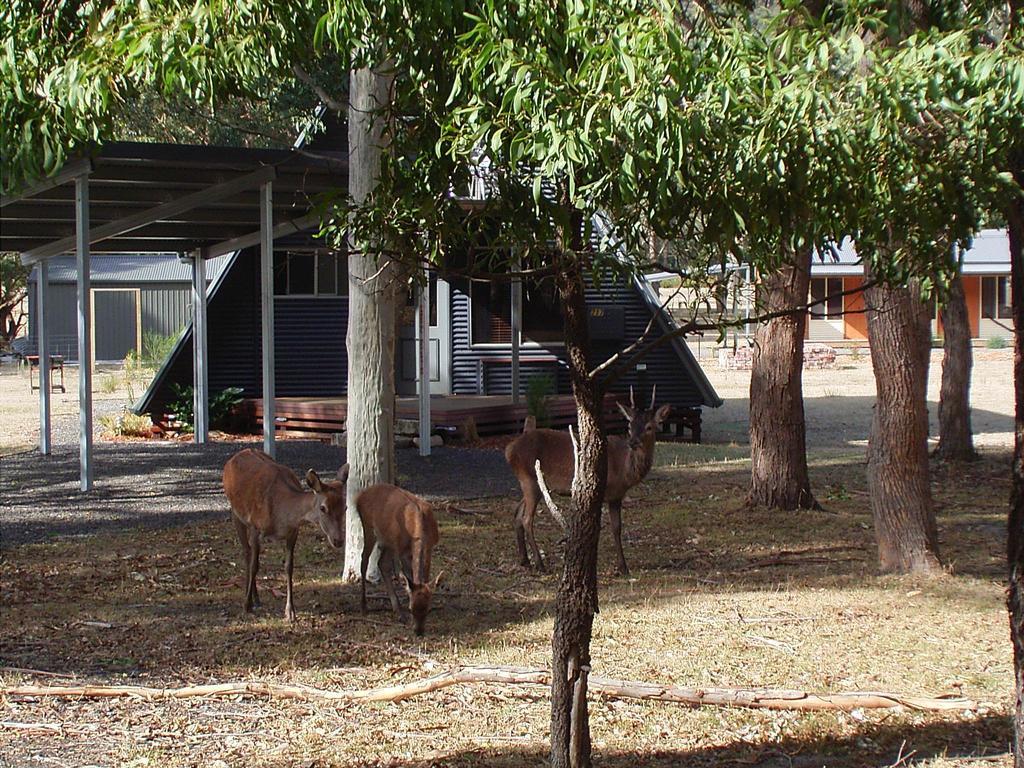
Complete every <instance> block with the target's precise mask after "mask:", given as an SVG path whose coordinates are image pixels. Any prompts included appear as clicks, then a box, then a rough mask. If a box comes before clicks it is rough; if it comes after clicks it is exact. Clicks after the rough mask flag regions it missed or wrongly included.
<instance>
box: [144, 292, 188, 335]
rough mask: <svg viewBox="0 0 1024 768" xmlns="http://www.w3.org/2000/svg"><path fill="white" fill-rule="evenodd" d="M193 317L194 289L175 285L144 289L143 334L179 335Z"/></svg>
mask: <svg viewBox="0 0 1024 768" xmlns="http://www.w3.org/2000/svg"><path fill="white" fill-rule="evenodd" d="M191 319H192V291H191V290H190V289H188V288H182V287H180V286H174V285H158V286H149V285H147V286H146V287H144V288H143V289H142V334H143V336H145V335H146V334H147V333H155V334H158V335H160V336H177V335H178V334H179V333H181V329H182V328H184V327H185V325H186V324H187V323H188V322H189V320H191Z"/></svg>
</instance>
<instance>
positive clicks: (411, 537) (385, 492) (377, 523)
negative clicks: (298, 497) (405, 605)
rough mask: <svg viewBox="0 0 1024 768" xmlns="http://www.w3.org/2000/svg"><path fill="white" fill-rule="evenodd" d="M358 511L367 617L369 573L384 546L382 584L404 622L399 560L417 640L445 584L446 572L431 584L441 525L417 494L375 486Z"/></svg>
mask: <svg viewBox="0 0 1024 768" xmlns="http://www.w3.org/2000/svg"><path fill="white" fill-rule="evenodd" d="M356 510H357V511H358V512H359V519H360V520H361V521H362V523H363V560H362V568H361V571H360V573H361V579H360V581H361V583H362V590H363V594H362V603H361V604H360V607H361V608H362V611H363V613H364V614H365V613H366V568H367V565H368V564H369V562H370V555H371V554H372V553H373V547H374V545H379V546H380V559H379V561H378V565H379V567H380V574H381V579H382V580H383V582H384V587H385V589H387V591H388V597H390V598H391V607H392V609H393V610H394V612H395V615H396V616H398V617H399V619H401V617H402V611H401V609H400V608H399V607H398V595H397V594H395V582H394V578H393V577H394V568H395V561H396V560H397V561H398V563H399V565H400V568H401V571H400V573H401V575H402V579H403V580H404V581H405V587H406V589H407V590H408V592H409V612H410V613H411V614H412V620H413V628H414V629H415V631H416V634H417V635H422V634H423V626H424V624H425V622H426V620H427V613H428V612H429V611H430V598H431V597H432V596H433V594H434V590H435V589H437V585H438V584H439V583H440V582H441V576H443V575H444V571H442V572H441V573H439V574H437V578H436V579H434V581H433V582H431V581H430V553H431V551H432V550H433V549H434V545H436V544H437V539H438V530H437V520H436V519H434V511H433V510H432V509H431V508H430V504H428V503H427V502H426V501H424V500H423V499H421V498H420V497H419V496H416V495H415V494H412V493H409V492H408V491H403V490H402V489H401V488H398V487H397V486H394V485H388V484H385V483H382V484H380V485H371V486H370V487H369V488H366V489H364V490H363V491H362V492H361V493H360V494H359V495H358V496H357V497H356Z"/></svg>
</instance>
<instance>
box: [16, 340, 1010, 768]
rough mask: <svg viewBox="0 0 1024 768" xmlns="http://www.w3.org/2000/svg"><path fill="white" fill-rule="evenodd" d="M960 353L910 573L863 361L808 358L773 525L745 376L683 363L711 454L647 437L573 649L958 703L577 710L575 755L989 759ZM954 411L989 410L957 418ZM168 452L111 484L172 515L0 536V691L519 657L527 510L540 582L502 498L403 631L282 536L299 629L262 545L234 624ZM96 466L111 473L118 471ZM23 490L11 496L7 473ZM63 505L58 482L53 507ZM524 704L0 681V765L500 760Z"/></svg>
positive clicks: (374, 673) (991, 471) (986, 674)
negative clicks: (804, 414) (756, 460)
mask: <svg viewBox="0 0 1024 768" xmlns="http://www.w3.org/2000/svg"><path fill="white" fill-rule="evenodd" d="M978 357H979V361H978V363H979V364H978V366H977V367H976V370H975V379H974V383H975V387H974V393H975V398H976V399H975V408H976V410H975V419H976V428H977V429H978V430H979V431H980V439H979V443H981V444H983V446H984V450H983V457H982V459H981V460H980V461H978V462H974V463H972V464H969V465H967V466H943V465H939V466H936V467H935V469H934V473H933V492H934V494H935V498H936V508H937V512H938V519H939V529H940V537H941V544H942V548H943V555H944V557H945V559H946V562H947V563H948V564H949V567H950V569H949V574H948V575H947V576H945V577H943V578H939V579H933V580H919V579H914V578H906V577H904V578H897V577H890V576H880V575H878V574H877V573H876V569H875V549H874V544H873V538H872V531H871V527H872V526H871V516H870V511H869V508H868V499H867V495H866V489H865V481H864V459H863V454H864V447H863V442H862V441H863V440H864V439H865V438H866V436H867V431H866V427H865V425H866V424H867V423H868V422H869V421H870V400H871V397H872V395H873V385H871V383H870V374H869V373H866V371H869V368H862V367H860V366H861V364H862V363H863V362H864V361H856V362H855V367H854V368H852V369H850V368H843V369H840V370H839V371H831V372H808V375H807V377H806V379H805V380H806V381H807V382H808V384H807V395H808V415H809V425H810V429H811V432H812V435H813V437H812V440H811V451H810V463H811V473H812V485H813V486H814V488H815V490H816V491H817V493H818V495H819V497H820V498H821V500H822V502H823V503H824V504H825V507H826V510H825V511H820V512H799V513H786V514H780V513H775V512H772V513H767V512H763V511H760V510H750V509H747V508H746V507H745V506H744V504H743V498H744V495H745V491H746V484H747V475H748V473H749V457H748V449H747V448H746V446H745V445H744V444H743V443H744V440H743V436H744V426H743V425H744V424H745V416H744V415H743V414H744V411H745V405H746V403H745V398H746V392H745V389H746V383H745V382H744V381H743V379H744V377H745V375H744V374H735V373H727V374H726V373H724V372H719V371H716V370H714V369H710V368H709V370H708V373H709V375H710V376H711V378H712V380H713V381H714V383H715V385H716V386H717V387H718V388H719V391H720V392H721V393H722V395H723V396H724V397H726V398H730V397H735V399H736V400H737V401H740V402H736V403H732V402H731V403H729V404H727V405H726V406H725V407H724V408H722V409H720V410H719V411H717V412H714V413H712V414H708V415H707V416H706V425H707V426H706V434H707V435H708V436H709V438H711V439H712V440H713V441H715V442H713V443H711V444H708V445H704V446H690V445H659V447H658V454H657V462H656V467H655V469H654V471H653V472H652V474H651V476H650V477H649V478H648V480H647V481H645V482H644V484H643V485H641V486H640V487H639V488H637V489H635V492H634V493H633V494H632V495H631V496H630V497H629V499H628V500H627V505H626V511H625V521H624V527H625V539H626V556H627V558H628V559H629V560H630V565H631V567H632V568H633V571H634V578H632V579H624V578H619V577H615V576H614V575H613V574H612V572H611V566H612V564H613V562H614V559H613V556H612V551H611V548H610V542H609V540H608V538H609V537H607V536H602V544H601V547H602V548H601V556H600V558H601V559H600V563H601V566H600V567H601V572H600V582H601V589H602V592H601V601H602V602H601V612H600V614H599V615H598V617H597V621H596V625H595V637H594V645H593V664H594V673H595V674H602V675H606V676H611V677H620V678H632V679H639V680H647V681H652V682H653V681H661V682H668V683H675V684H679V685H697V686H710V685H722V686H729V685H751V686H772V687H785V688H802V689H807V690H813V691H821V692H836V691H845V690H892V691H899V692H902V693H907V694H932V695H935V694H943V693H948V694H953V695H959V696H965V697H970V698H973V699H977V700H979V701H981V702H982V705H981V708H980V709H979V710H978V711H977V712H951V713H946V714H926V713H919V712H913V711H907V710H887V711H854V712H851V713H836V712H825V713H796V712H783V713H780V712H763V711H752V710H738V709H733V710H727V709H714V708H703V709H688V708H684V707H680V706H677V705H672V704H654V703H640V702H626V701H612V700H603V699H598V698H595V699H594V700H593V702H592V727H593V731H594V745H595V753H596V759H597V761H598V764H599V765H604V766H616V767H619V766H621V767H623V768H625V767H626V766H641V765H643V766H680V765H687V766H690V765H694V766H719V765H724V766H730V765H731V766H763V767H764V768H791V767H792V766H797V767H798V768H812V767H814V766H823V765H825V766H835V767H837V768H860V767H861V766H929V767H930V768H950V767H952V766H956V767H957V768H968V767H971V768H974V766H978V765H995V766H1005V767H1006V768H1008V766H1010V765H1011V763H1012V761H1011V759H1010V757H1009V755H1008V754H1007V745H1008V743H1009V740H1010V730H1009V721H1008V717H1009V713H1010V709H1011V706H1012V701H1011V693H1012V666H1011V654H1010V648H1009V643H1008V639H1007V631H1006V614H1005V608H1004V606H1003V595H1002V580H1003V565H1002V563H1003V554H1002V553H1003V548H1004V528H1005V517H1006V506H1007V499H1008V494H1009V427H1008V426H1007V425H1008V424H1009V421H1008V419H1009V416H1008V414H1009V408H1010V401H1011V398H1010V385H1011V381H1010V358H1009V355H1008V354H1007V353H995V352H992V353H989V352H988V351H979V354H978ZM936 380H937V379H936ZM26 388H27V386H26ZM982 413H984V414H990V415H981V418H980V420H979V415H980V414H982ZM132 448H133V447H132V446H116V447H111V448H110V450H112V451H115V452H117V451H124V452H130V451H131V450H132ZM180 448H181V446H167V447H166V448H163V449H161V450H169V451H171V452H172V453H171V454H170V456H169V458H168V459H165V460H164V461H165V462H166V468H165V470H162V471H163V472H165V474H166V475H167V477H166V478H164V480H167V482H164V480H161V481H160V482H159V483H157V484H155V485H147V484H146V477H145V475H141V476H140V477H139V480H138V483H137V485H138V493H137V495H138V496H139V497H140V498H143V497H144V498H145V499H146V503H147V504H148V505H149V506H150V507H151V508H153V509H155V510H158V511H161V512H165V513H166V514H167V515H168V516H169V517H168V524H170V525H172V527H162V528H158V529H144V530H130V531H122V530H118V527H117V526H116V525H110V526H106V527H104V528H102V529H101V530H100V531H99V532H98V533H96V534H95V535H87V536H81V535H78V536H74V537H72V538H68V537H66V536H62V537H59V538H57V539H55V540H53V541H51V542H49V543H45V544H23V545H18V546H13V547H11V546H5V547H4V549H3V551H2V552H0V616H2V618H0V684H2V685H12V684H16V683H25V682H34V683H38V684H44V685H45V684H64V683H71V682H78V683H82V682H103V683H113V684H119V683H126V684H135V683H138V684H146V685H156V686H174V685H184V684H191V683H207V682H218V681H232V680H267V681H273V682H282V683H308V684H312V685H317V686H323V687H334V688H365V687H370V686H376V685H385V684H393V683H397V682H405V681H411V680H416V679H419V678H422V677H426V676H427V675H430V674H433V673H435V672H437V671H439V670H441V669H446V668H449V667H453V666H457V665H463V664H468V665H474V664H475V665H484V664H487V665H490V664H512V665H523V666H534V667H545V666H546V664H547V661H548V655H549V652H550V633H551V611H552V599H553V594H554V590H555V585H556V578H557V572H558V571H557V550H558V543H557V542H558V531H557V530H556V528H555V526H554V524H553V523H552V522H551V520H550V518H549V517H547V516H544V517H542V518H541V519H540V523H539V526H540V527H539V531H538V533H539V538H540V540H541V546H542V547H543V548H544V549H545V551H546V552H548V553H550V555H551V557H552V558H553V559H554V563H553V565H554V568H553V569H552V570H553V573H552V574H548V575H537V574H533V573H529V572H526V571H524V570H522V569H520V568H519V567H518V566H517V565H516V563H515V556H514V549H515V547H514V539H513V536H512V532H511V527H510V516H511V508H512V506H513V504H514V501H513V499H512V498H511V497H510V496H498V497H491V498H486V499H480V498H477V499H472V498H465V499H460V500H459V505H458V506H459V508H460V510H461V511H458V512H456V511H450V510H448V509H447V508H445V509H442V510H441V512H440V514H439V522H440V526H441V542H440V543H439V544H438V547H437V549H436V550H435V558H434V560H435V566H434V568H435V572H436V570H437V569H440V568H444V569H445V570H446V571H447V574H448V576H447V585H446V586H444V587H443V589H442V590H441V592H440V594H439V595H438V598H437V600H436V604H435V610H434V611H433V613H432V614H431V616H430V619H429V621H428V628H427V631H428V635H427V636H426V637H425V638H423V639H417V638H414V637H413V636H412V635H411V633H410V631H409V630H408V629H407V628H405V627H402V626H400V625H398V624H397V623H395V621H394V620H393V619H392V616H391V614H390V612H389V610H388V609H387V601H386V598H385V597H384V592H383V589H382V588H380V587H379V586H375V587H373V588H371V595H372V596H373V603H372V606H371V607H372V611H371V614H370V616H368V617H365V618H364V617H361V616H360V615H359V613H358V601H359V598H358V588H357V587H356V586H354V585H351V584H343V583H341V581H340V579H339V577H338V573H339V567H340V560H339V556H338V554H337V553H336V552H333V551H331V550H329V549H328V548H327V547H326V545H325V544H324V543H323V542H322V541H319V540H317V538H316V537H315V536H314V535H313V533H312V532H311V531H307V533H306V534H305V535H304V536H303V537H301V538H300V542H299V550H298V551H297V565H296V608H297V610H298V612H299V618H298V621H297V622H296V623H295V624H294V625H289V624H287V623H286V622H285V621H283V620H282V619H281V618H279V616H280V613H281V611H282V607H283V596H282V595H281V590H282V587H283V576H282V573H281V557H280V555H279V553H278V552H277V550H276V549H275V548H274V547H273V545H272V546H271V548H270V549H269V550H268V551H267V554H266V556H265V557H264V558H263V566H262V573H261V580H260V585H261V591H262V593H263V599H264V606H265V607H264V610H263V612H262V613H260V614H257V615H255V616H250V615H246V614H245V613H243V612H242V610H241V602H242V591H241V588H240V583H241V564H240V562H239V552H238V544H237V541H236V540H235V538H234V531H233V529H232V528H231V525H230V523H229V522H228V521H227V517H226V515H225V514H224V513H223V511H222V512H220V513H214V512H213V511H212V510H213V508H214V507H219V506H220V505H222V504H223V501H222V499H221V498H220V497H219V495H218V492H217V489H216V487H214V485H212V484H210V483H204V484H201V485H200V486H198V487H195V486H193V487H191V488H190V486H189V484H188V483H185V482H181V483H178V484H177V485H176V484H175V483H173V482H171V480H172V479H173V477H174V475H175V473H176V472H177V473H183V472H184V470H185V469H186V468H192V469H197V467H198V466H199V465H200V464H203V462H204V461H205V460H204V459H203V457H202V456H201V455H198V454H196V453H194V452H186V451H180V450H179V449H180ZM68 456H69V457H70V458H66V459H64V461H65V462H70V464H71V466H72V467H73V455H71V454H68ZM175 457H177V458H175ZM60 460H61V459H60V457H56V458H55V459H54V461H60ZM217 460H219V458H218V459H217ZM37 461H38V460H37ZM24 462H27V463H24ZM175 462H177V463H175ZM12 466H13V467H15V468H16V469H15V471H16V472H18V473H26V472H30V471H32V469H31V468H32V467H33V466H35V463H34V462H33V461H31V460H30V459H28V458H26V457H24V456H19V457H16V460H15V461H14V462H11V461H9V460H7V459H5V460H3V461H0V473H3V472H5V471H10V469H9V468H10V467H12ZM40 466H41V465H40ZM481 466H483V465H481ZM35 471H36V472H37V473H38V472H40V470H39V469H37V470H35ZM122 471H123V472H125V473H129V472H130V469H129V468H128V465H127V464H125V465H124V468H123V470H122ZM135 471H136V472H137V471H138V470H135ZM197 471H198V470H197ZM203 471H206V470H203ZM211 471H212V470H211ZM446 471H447V472H449V473H454V474H455V475H457V474H458V470H457V469H448V470H446ZM482 471H484V470H480V469H467V470H466V471H465V472H463V473H462V474H463V475H465V474H467V473H469V472H482ZM495 471H497V470H495ZM8 480H9V478H3V477H0V484H3V485H4V487H5V488H6V487H8V486H7V482H8ZM451 482H452V485H453V486H458V484H459V478H458V477H457V476H455V477H452V478H451ZM130 487H131V483H130V482H125V483H123V484H122V485H119V486H118V488H120V489H122V490H118V491H117V493H118V494H124V493H127V490H125V489H128V488H130ZM25 493H27V494H28V497H27V500H26V502H25V503H31V500H32V498H33V496H32V495H31V488H30V487H26V490H25ZM189 497H194V498H198V499H199V500H200V502H201V503H202V504H204V505H206V506H208V507H210V508H211V517H209V518H202V519H200V520H199V521H192V522H189V523H188V524H187V525H180V524H175V522H176V521H175V520H174V517H173V514H174V510H176V509H179V508H182V507H183V506H184V505H185V504H186V502H185V499H187V498H189ZM215 497H216V498H215ZM40 498H42V496H40ZM48 503H49V502H48ZM90 503H93V501H92V500H91V499H88V498H87V499H84V500H83V499H81V498H76V497H75V496H74V494H72V493H69V494H68V506H70V507H71V508H72V509H74V508H75V507H77V506H80V505H88V504H90ZM118 503H119V502H113V501H112V502H110V504H112V505H113V506H117V504H118ZM221 509H222V507H221ZM6 514H7V510H6V509H4V508H2V507H0V515H6ZM217 514H219V515H220V517H217ZM0 520H2V517H0ZM548 718H549V711H548V704H547V699H546V696H545V690H544V689H543V688H529V687H510V686H491V685H487V686H483V685H481V686H456V687H453V688H448V689H445V690H443V691H439V692H435V693H432V694H428V695H426V696H422V697H418V698H414V699H410V700H407V701H405V702H401V703H390V704H351V703H342V704H324V703H309V702H289V701H282V700H269V699H265V698H241V697H236V698H231V699H220V700H213V699H183V700H178V701H153V702H145V701H139V700H131V699H119V700H94V699H80V700H56V699H46V698H38V699H24V698H21V699H14V698H11V697H3V696H0V765H4V766H6V765H10V766H54V765H61V766H111V767H112V766H133V767H136V766H138V767H141V766H165V765H166V766H172V767H176V766H199V765H202V766H218V767H219V768H223V766H234V765H246V766H261V767H262V766H268V767H269V766H273V767H275V768H283V767H284V766H304V767H307V766H502V767H506V768H512V767H513V766H516V767H518V766H533V765H542V764H543V763H544V756H545V744H546V739H547V727H548Z"/></svg>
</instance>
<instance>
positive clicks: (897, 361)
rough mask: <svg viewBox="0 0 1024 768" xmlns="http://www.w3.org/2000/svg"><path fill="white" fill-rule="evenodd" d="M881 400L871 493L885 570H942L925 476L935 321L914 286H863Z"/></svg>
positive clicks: (871, 452)
mask: <svg viewBox="0 0 1024 768" xmlns="http://www.w3.org/2000/svg"><path fill="white" fill-rule="evenodd" d="M864 299H865V302H866V304H867V308H868V343H869V344H870V345H871V365H872V367H873V368H874V371H875V387H876V389H877V393H878V398H877V401H876V403H875V412H874V418H873V419H872V421H871V436H870V439H869V441H868V495H869V496H870V499H871V513H872V516H873V517H874V522H875V538H876V540H877V541H878V557H879V563H880V566H881V568H882V570H883V571H887V572H890V571H891V572H898V573H911V572H913V573H930V572H938V571H941V569H942V564H941V562H940V561H939V541H938V528H937V526H936V522H935V512H934V510H933V508H932V495H931V487H930V486H929V477H928V404H927V400H926V396H927V386H928V359H929V356H930V353H931V321H930V318H929V317H928V309H927V306H926V305H925V304H924V302H922V301H921V295H920V290H919V288H918V287H917V285H916V284H913V285H911V286H910V287H906V288H888V287H884V286H881V285H876V286H872V287H871V288H868V289H867V290H866V291H865V292H864Z"/></svg>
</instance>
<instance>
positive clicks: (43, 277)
mask: <svg viewBox="0 0 1024 768" xmlns="http://www.w3.org/2000/svg"><path fill="white" fill-rule="evenodd" d="M36 278H37V280H38V282H37V283H36V340H37V342H38V344H39V349H38V350H37V352H38V353H39V452H40V453H41V454H43V456H49V455H50V450H51V444H50V434H51V430H50V393H51V392H52V391H53V389H52V387H51V382H50V339H49V335H48V334H49V330H48V329H47V327H46V319H47V318H46V315H47V301H48V299H47V294H49V292H50V291H49V288H50V263H49V262H48V261H45V260H44V261H41V262H39V271H38V272H37V273H36Z"/></svg>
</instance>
